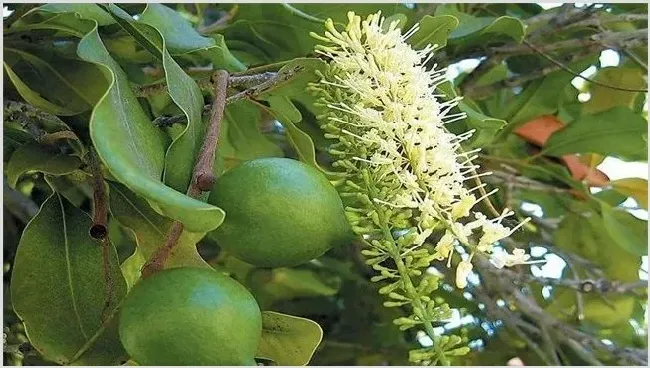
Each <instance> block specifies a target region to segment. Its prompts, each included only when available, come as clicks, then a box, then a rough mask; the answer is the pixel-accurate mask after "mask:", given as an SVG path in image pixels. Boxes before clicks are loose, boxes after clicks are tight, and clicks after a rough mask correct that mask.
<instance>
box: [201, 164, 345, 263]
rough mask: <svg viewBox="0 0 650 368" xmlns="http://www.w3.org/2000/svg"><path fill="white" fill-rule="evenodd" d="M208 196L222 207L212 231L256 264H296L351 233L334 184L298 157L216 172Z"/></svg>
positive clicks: (220, 241)
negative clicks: (221, 218) (218, 223)
mask: <svg viewBox="0 0 650 368" xmlns="http://www.w3.org/2000/svg"><path fill="white" fill-rule="evenodd" d="M208 202H209V203H211V204H214V205H217V206H219V207H221V208H222V209H223V210H224V211H225V212H226V218H225V220H224V222H223V224H222V225H221V226H220V227H219V228H217V229H216V230H215V231H214V232H212V236H213V237H214V238H215V239H216V241H217V242H218V244H219V245H220V246H221V247H223V248H224V249H226V250H227V251H228V252H230V253H231V254H232V255H233V256H235V257H237V258H239V259H241V260H242V261H245V262H248V263H250V264H253V265H256V266H261V267H288V266H295V265H298V264H301V263H304V262H307V261H309V260H311V259H314V258H317V257H319V256H321V255H322V254H323V253H325V252H326V251H327V250H328V249H330V248H332V247H334V246H338V245H342V244H345V243H346V242H348V241H350V240H351V237H352V231H351V229H350V225H349V223H348V221H347V218H346V217H345V212H344V210H343V204H342V203H341V199H340V197H339V195H338V193H337V191H336V189H335V188H334V187H333V186H332V185H331V184H330V182H329V181H328V180H327V178H326V177H325V175H323V174H322V173H321V172H319V171H318V170H316V169H314V168H312V167H310V166H307V165H305V164H303V163H301V162H299V161H296V160H291V159H287V158H263V159H257V160H252V161H247V162H244V163H242V164H240V165H239V166H237V167H235V168H233V169H231V170H230V171H227V172H226V173H225V174H224V175H223V176H221V177H219V179H218V180H217V183H216V184H215V186H214V188H213V189H212V192H211V193H210V198H209V199H208Z"/></svg>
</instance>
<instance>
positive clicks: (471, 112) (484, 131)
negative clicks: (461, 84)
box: [438, 82, 506, 148]
mask: <svg viewBox="0 0 650 368" xmlns="http://www.w3.org/2000/svg"><path fill="white" fill-rule="evenodd" d="M438 89H440V91H441V92H443V93H444V94H445V96H446V98H447V99H452V98H454V97H457V96H458V95H457V93H456V90H455V89H454V86H453V84H452V83H451V82H445V83H442V84H440V85H439V86H438ZM468 102H471V100H468V99H464V100H463V101H460V102H459V103H458V109H459V110H460V111H462V112H464V113H465V114H467V119H465V120H464V122H465V125H466V126H467V130H468V129H476V133H474V136H473V138H472V140H471V141H470V142H469V147H468V148H474V147H483V146H485V145H487V144H488V143H491V142H492V141H493V140H494V138H495V137H496V135H497V133H498V132H499V130H501V129H502V128H503V127H504V126H505V125H506V122H505V121H504V120H501V119H495V118H492V117H489V116H487V115H485V114H483V113H482V112H481V111H480V110H478V107H473V106H472V105H470V103H468ZM474 106H475V105H474Z"/></svg>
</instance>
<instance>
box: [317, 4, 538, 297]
mask: <svg viewBox="0 0 650 368" xmlns="http://www.w3.org/2000/svg"><path fill="white" fill-rule="evenodd" d="M348 19H349V23H348V25H347V27H346V28H345V30H344V31H341V32H339V31H338V30H337V29H336V27H335V26H334V23H333V22H332V20H328V21H327V22H326V24H325V28H326V32H325V35H324V36H320V35H316V34H312V36H313V37H315V38H317V39H318V40H320V41H322V45H319V46H317V48H316V52H318V53H319V54H321V55H323V56H324V57H326V58H327V59H329V61H330V62H329V70H328V71H327V72H326V73H324V74H321V80H320V82H318V83H314V84H312V85H311V87H310V88H311V89H312V90H313V91H314V92H315V93H316V94H317V96H318V97H319V98H320V99H319V103H320V104H321V106H322V107H324V108H325V109H324V111H325V114H323V115H321V116H319V119H320V121H321V122H322V127H323V129H324V130H325V133H326V134H325V136H326V137H327V138H330V139H333V140H334V142H335V143H334V144H333V145H332V146H331V148H330V153H331V154H332V155H333V157H335V159H336V161H335V162H334V167H335V168H337V169H338V170H339V171H341V172H343V173H344V174H345V175H344V177H345V179H344V180H342V181H341V183H340V185H338V187H339V190H340V192H341V195H342V196H343V197H344V198H346V197H347V198H349V199H350V200H351V201H348V203H353V204H354V205H350V206H349V207H348V208H347V211H348V215H349V219H350V220H351V222H352V224H353V226H354V229H355V231H356V232H357V233H358V234H359V235H362V237H363V239H364V240H365V241H366V243H368V244H369V245H370V248H371V250H372V252H373V254H378V256H377V257H379V258H383V256H384V255H385V256H386V257H385V258H384V259H388V258H389V257H392V258H394V257H393V256H404V255H407V254H410V253H413V252H415V251H416V250H418V249H419V248H421V247H422V245H423V244H425V243H427V241H428V239H429V238H430V237H432V235H433V234H434V232H436V231H439V233H440V234H442V237H440V238H439V240H438V241H437V243H435V244H431V245H433V246H434V248H433V249H434V253H433V254H431V255H427V256H426V257H425V258H427V259H430V260H431V261H432V260H446V261H447V266H448V267H449V266H451V260H452V256H453V254H454V252H455V249H457V248H456V247H457V246H458V245H461V246H463V247H464V248H465V249H466V251H467V252H468V253H469V254H470V256H469V259H468V260H465V261H462V262H461V263H460V264H459V265H458V266H457V277H456V285H457V287H459V288H463V287H465V285H466V279H467V276H468V275H469V273H470V272H471V269H472V266H471V263H470V262H471V258H472V257H473V255H474V254H475V253H476V252H480V253H484V254H490V253H491V252H492V248H493V246H494V244H495V243H496V242H498V241H499V240H501V239H503V238H505V237H508V236H510V235H511V234H512V233H513V232H514V231H515V230H517V229H518V228H519V227H521V226H522V225H523V224H524V223H525V222H526V221H528V220H529V219H526V220H524V221H523V222H521V223H520V224H519V225H517V226H515V227H514V228H508V227H506V226H504V225H503V224H502V221H503V219H505V218H507V217H509V216H512V215H513V214H514V212H512V211H509V210H506V211H504V212H503V214H502V215H501V216H499V217H497V218H495V219H488V218H487V217H486V216H485V215H483V214H482V213H480V212H476V211H472V208H473V207H474V206H475V205H476V204H477V203H478V202H479V201H481V200H483V199H485V198H486V197H487V196H489V195H490V194H493V193H494V192H495V191H496V190H494V191H492V192H490V193H486V194H485V195H483V196H480V197H478V194H477V192H479V191H482V187H483V186H484V184H483V185H479V186H476V187H473V188H469V186H468V185H467V184H468V181H470V180H472V179H475V178H476V177H479V176H483V175H488V174H489V173H482V174H476V169H477V168H478V165H475V164H474V163H473V162H472V160H473V159H475V158H476V157H477V156H476V153H477V152H478V151H479V150H480V149H476V150H473V151H469V152H463V151H462V150H461V142H463V141H465V140H467V139H469V138H470V137H471V136H472V133H473V131H468V132H466V133H463V134H459V135H455V134H452V133H450V132H449V131H448V130H447V129H446V128H445V124H447V123H451V122H454V121H457V120H460V119H464V118H465V114H464V113H452V112H451V111H452V108H453V107H455V106H456V105H457V103H458V100H459V98H455V99H451V100H448V101H443V100H441V97H443V96H442V95H439V94H436V87H437V86H438V85H439V84H441V83H443V82H445V69H436V66H434V67H433V68H432V69H430V70H427V69H426V67H425V65H426V64H427V62H428V61H429V60H430V59H431V57H432V55H433V53H432V51H433V49H434V48H435V47H436V46H437V45H427V46H426V47H425V48H424V49H422V50H414V49H413V48H411V46H410V45H409V44H408V43H407V40H408V38H409V37H410V36H412V35H413V34H414V33H415V32H416V31H417V30H418V25H415V26H413V27H412V28H411V29H410V30H408V31H407V32H405V33H404V34H402V33H401V30H400V29H399V28H398V27H397V25H398V21H393V22H391V23H390V24H386V22H385V20H384V18H382V17H381V14H380V13H376V14H372V15H370V16H369V17H368V18H367V19H366V20H363V21H362V20H361V17H359V16H357V15H355V14H354V13H352V12H350V13H348ZM483 193H484V191H483ZM396 239H397V240H396ZM405 240H408V241H405ZM515 252H517V253H516V254H515V255H513V256H509V257H508V258H504V256H502V255H501V256H499V257H498V258H497V259H496V260H493V262H494V263H495V264H496V265H500V266H501V267H503V266H504V265H505V266H513V265H516V264H523V263H527V261H528V258H529V256H527V255H524V254H523V253H521V252H523V250H516V251H515ZM421 253H422V252H419V253H418V254H421ZM427 253H428V252H427ZM420 258H421V257H420Z"/></svg>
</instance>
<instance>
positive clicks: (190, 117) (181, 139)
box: [109, 4, 205, 192]
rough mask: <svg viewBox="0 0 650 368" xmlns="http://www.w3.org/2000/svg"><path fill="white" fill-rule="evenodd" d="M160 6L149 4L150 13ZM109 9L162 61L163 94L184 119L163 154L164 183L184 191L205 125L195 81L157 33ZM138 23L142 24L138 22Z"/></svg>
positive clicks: (201, 97)
mask: <svg viewBox="0 0 650 368" xmlns="http://www.w3.org/2000/svg"><path fill="white" fill-rule="evenodd" d="M160 7H164V6H162V5H158V4H150V8H148V10H150V12H153V11H154V10H151V9H159V8H160ZM109 9H110V10H111V13H112V14H114V16H115V17H116V19H118V22H119V23H120V24H121V25H122V26H123V27H124V29H125V31H127V32H128V33H129V34H131V35H132V36H133V37H134V38H135V39H136V40H138V42H139V43H140V44H141V45H142V46H143V47H144V48H146V49H148V50H152V53H153V54H154V56H156V57H157V58H159V59H162V63H163V69H164V70H165V80H166V81H167V91H168V92H169V95H170V97H171V98H172V100H173V101H174V103H176V105H177V106H178V107H179V108H180V109H181V110H182V111H183V114H185V116H186V117H187V124H185V126H184V129H183V131H182V132H181V133H180V135H179V136H178V137H176V138H175V139H174V141H173V142H172V144H171V145H170V146H169V148H168V149H167V153H166V155H165V171H164V182H165V184H167V185H169V186H170V187H172V188H174V189H176V190H178V191H179V192H185V191H186V190H187V188H188V186H189V184H190V181H191V178H192V172H193V170H194V163H195V162H196V158H197V156H198V154H199V152H200V150H201V147H202V145H203V134H204V132H205V124H204V121H203V119H202V113H203V95H202V93H201V89H200V88H199V86H198V85H197V84H196V82H195V81H194V80H193V79H192V78H191V77H190V76H188V75H187V74H186V73H185V72H184V71H183V69H182V68H181V67H180V66H179V65H178V64H177V63H176V61H174V59H173V58H172V57H171V55H170V54H169V52H168V51H167V40H166V39H164V38H162V37H161V35H160V34H159V31H158V30H157V29H155V28H153V27H151V26H149V25H147V24H144V23H139V22H136V21H134V20H133V18H132V17H131V16H129V15H128V14H127V13H126V12H124V11H122V10H121V9H120V8H118V7H117V6H115V5H110V6H109ZM141 22H144V21H143V20H141Z"/></svg>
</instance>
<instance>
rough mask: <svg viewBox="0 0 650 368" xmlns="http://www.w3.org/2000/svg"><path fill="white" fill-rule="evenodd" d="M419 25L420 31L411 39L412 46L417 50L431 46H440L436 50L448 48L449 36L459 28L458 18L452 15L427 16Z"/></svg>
mask: <svg viewBox="0 0 650 368" xmlns="http://www.w3.org/2000/svg"><path fill="white" fill-rule="evenodd" d="M419 23H420V30H418V31H417V32H416V33H415V34H414V35H413V36H412V37H411V38H410V39H409V43H410V44H411V46H413V48H414V49H416V50H417V49H421V48H424V47H425V46H426V45H427V44H431V45H438V46H437V47H436V48H435V49H439V48H443V47H445V46H447V39H448V38H449V34H450V33H451V32H452V31H453V30H454V29H455V28H456V27H457V26H458V18H456V17H454V16H451V15H439V16H435V17H432V16H430V15H425V16H424V17H422V19H420V21H419Z"/></svg>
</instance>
